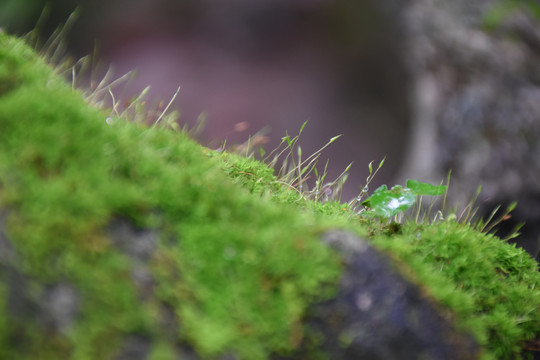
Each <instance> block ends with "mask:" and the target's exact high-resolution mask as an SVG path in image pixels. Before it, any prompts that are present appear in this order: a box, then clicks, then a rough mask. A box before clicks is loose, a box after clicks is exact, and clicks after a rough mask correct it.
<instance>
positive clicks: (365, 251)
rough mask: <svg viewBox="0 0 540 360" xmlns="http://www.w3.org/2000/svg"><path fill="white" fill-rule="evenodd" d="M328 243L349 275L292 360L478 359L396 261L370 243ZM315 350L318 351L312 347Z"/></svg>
mask: <svg viewBox="0 0 540 360" xmlns="http://www.w3.org/2000/svg"><path fill="white" fill-rule="evenodd" d="M323 241H324V242H326V243H327V244H329V245H330V246H331V247H333V248H334V249H336V250H337V251H338V252H339V253H340V255H341V258H342V259H343V264H344V266H345V272H344V274H343V277H342V278H341V280H340V282H339V289H338V293H337V295H336V297H335V298H334V299H332V300H330V301H326V302H323V303H320V304H317V305H316V306H314V307H313V308H312V309H311V311H310V313H309V316H308V318H307V320H306V324H307V326H308V333H307V338H306V339H304V342H303V344H302V350H301V351H300V352H299V353H297V354H294V355H293V356H291V357H287V359H311V358H314V357H315V356H316V355H315V354H317V353H319V352H322V353H324V355H326V358H329V359H351V360H353V359H354V360H359V359H366V360H377V359H381V360H383V359H384V360H386V359H394V360H406V359H430V360H444V359H448V360H455V359H463V360H465V359H477V358H479V355H480V351H481V350H480V347H479V346H478V345H477V344H476V343H475V341H474V340H473V338H472V337H471V336H469V335H468V334H462V333H459V332H458V331H457V330H456V328H455V327H454V325H453V324H452V321H451V320H450V319H448V318H446V317H445V316H443V315H442V314H443V313H442V311H441V309H440V308H439V307H438V306H437V304H435V303H434V302H433V300H432V299H430V298H429V297H428V296H427V295H426V294H425V293H424V292H423V291H422V290H421V289H420V288H419V287H418V286H417V285H415V284H413V283H412V282H410V281H409V280H407V279H406V278H405V277H404V276H403V275H401V274H400V272H399V270H398V269H397V268H396V267H395V265H394V263H393V261H392V260H391V259H390V258H389V257H388V256H386V255H384V254H382V253H381V252H379V251H378V250H376V249H375V248H374V247H373V246H371V245H369V244H368V243H367V242H366V241H365V240H363V239H360V238H358V237H356V236H354V235H351V234H349V233H346V232H344V231H331V232H328V233H326V234H324V236H323ZM313 348H315V353H313V351H312V350H311V349H313Z"/></svg>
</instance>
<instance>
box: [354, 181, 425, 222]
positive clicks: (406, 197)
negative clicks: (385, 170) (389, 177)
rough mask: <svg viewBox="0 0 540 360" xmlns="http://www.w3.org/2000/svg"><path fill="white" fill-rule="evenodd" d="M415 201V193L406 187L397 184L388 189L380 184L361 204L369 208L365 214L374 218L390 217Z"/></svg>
mask: <svg viewBox="0 0 540 360" xmlns="http://www.w3.org/2000/svg"><path fill="white" fill-rule="evenodd" d="M415 202H416V194H415V193H413V192H411V190H410V189H408V188H403V187H401V186H399V185H396V186H394V187H393V188H392V189H391V190H388V188H387V187H386V185H382V186H380V187H379V188H378V189H377V190H375V192H374V193H373V194H372V195H371V196H370V197H369V198H367V199H366V200H365V201H364V202H362V205H364V206H365V207H367V208H369V209H370V210H369V211H367V212H366V213H365V215H366V216H369V217H376V218H391V217H392V216H395V215H397V214H399V213H400V212H402V211H405V210H407V209H408V208H410V207H411V206H413V205H414V203H415Z"/></svg>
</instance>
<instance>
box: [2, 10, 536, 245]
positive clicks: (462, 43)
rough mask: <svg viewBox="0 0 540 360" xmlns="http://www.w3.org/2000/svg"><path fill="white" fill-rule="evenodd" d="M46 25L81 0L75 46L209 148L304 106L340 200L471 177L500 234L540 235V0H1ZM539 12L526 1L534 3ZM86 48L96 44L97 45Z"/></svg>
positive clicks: (455, 197) (269, 142)
mask: <svg viewBox="0 0 540 360" xmlns="http://www.w3.org/2000/svg"><path fill="white" fill-rule="evenodd" d="M47 3H48V4H47ZM46 4H47V9H48V10H47V11H46V15H45V16H42V21H40V24H41V25H40V36H41V37H42V38H43V39H46V38H47V37H48V36H50V34H51V33H52V32H53V31H54V29H56V28H57V27H58V26H59V25H60V24H62V23H64V22H65V21H66V19H67V18H68V17H69V15H70V14H71V13H72V12H73V11H74V10H75V9H78V10H77V11H78V16H77V19H76V21H75V22H74V23H73V24H72V26H71V27H70V30H69V32H68V33H67V43H68V49H69V53H70V55H71V56H73V57H75V58H78V57H82V56H85V55H87V54H90V53H94V52H95V51H96V52H97V54H98V56H99V58H100V60H101V61H102V64H103V65H104V66H105V67H108V66H111V67H112V69H113V70H114V73H115V74H116V75H117V76H118V77H119V76H121V75H123V74H125V73H126V72H128V71H131V70H136V71H137V77H136V78H135V79H134V80H133V81H131V82H130V85H129V88H128V89H127V91H126V92H125V93H124V95H123V96H124V97H125V98H126V99H128V98H129V97H131V96H133V95H135V94H137V93H138V92H140V91H141V90H142V89H144V88H145V87H146V86H147V85H151V91H150V95H149V102H154V103H156V104H157V103H158V102H159V101H160V100H161V101H164V102H165V103H167V102H168V101H169V99H171V97H172V96H173V94H174V93H175V91H176V89H177V87H178V86H181V90H180V92H179V94H178V96H177V97H176V99H175V101H174V103H173V105H172V106H173V108H174V109H176V110H178V111H179V112H180V123H181V125H183V124H187V125H188V126H194V125H195V124H196V121H197V119H198V118H200V117H204V118H205V119H206V121H207V122H206V126H205V128H204V130H203V132H202V133H201V134H200V135H199V136H198V139H197V140H199V141H200V142H202V143H203V144H205V145H207V146H210V147H213V148H218V147H220V146H221V145H222V144H223V142H224V141H225V139H226V140H227V144H228V145H231V144H240V143H243V142H245V141H246V140H247V139H248V138H249V136H250V135H254V134H255V133H257V132H258V131H260V130H262V129H264V130H265V132H264V135H265V137H264V138H261V140H262V139H264V141H263V142H262V143H261V145H263V146H264V148H265V149H266V151H267V152H268V151H270V150H272V149H273V148H275V147H276V146H277V145H278V144H279V143H280V142H281V138H282V137H283V136H284V135H285V134H286V133H288V134H289V135H291V136H295V135H297V134H298V131H299V128H300V126H301V124H302V123H304V122H305V121H307V122H308V124H307V126H306V128H305V130H304V132H303V134H302V137H301V139H300V145H301V146H302V150H303V154H304V155H306V154H311V153H313V152H315V151H317V150H318V149H319V148H321V147H322V146H323V145H324V144H326V142H327V141H328V140H329V139H330V138H332V137H334V136H335V135H339V134H342V135H343V136H342V137H341V138H340V139H339V140H338V141H336V142H334V143H333V144H332V145H331V146H330V147H329V148H328V150H326V151H325V152H324V153H323V156H322V158H321V163H320V165H321V166H319V169H321V168H322V167H323V166H324V163H325V161H326V158H329V159H330V162H329V168H328V172H329V175H328V179H333V178H335V177H336V176H338V175H339V174H340V173H341V172H342V171H343V170H344V169H345V167H346V166H347V165H348V164H349V163H350V162H354V165H353V167H352V169H351V171H350V177H349V179H348V181H347V183H346V185H345V188H344V192H343V197H342V200H344V201H345V200H349V199H351V198H353V197H354V196H355V195H357V194H358V193H359V192H360V190H361V189H362V187H363V186H364V184H365V179H366V176H367V175H368V163H369V162H370V161H372V160H374V161H375V164H378V162H379V161H380V160H381V159H382V158H383V157H384V156H386V162H385V165H384V166H383V168H382V169H381V171H380V172H379V174H378V175H377V176H376V177H375V179H374V180H373V182H372V184H371V186H370V192H371V191H373V190H374V189H375V188H376V187H377V186H379V185H381V184H388V185H390V186H391V185H394V184H404V182H405V180H406V179H407V178H414V179H417V180H421V181H430V182H433V183H439V182H440V181H441V180H443V179H446V175H447V173H448V171H449V170H452V185H451V193H450V201H451V203H452V204H458V205H456V206H458V207H459V208H460V209H463V208H464V207H465V206H466V204H467V202H468V201H469V200H470V199H471V197H472V196H473V194H474V193H475V192H476V188H477V186H478V185H479V184H482V185H483V186H484V191H483V193H482V194H481V195H480V197H479V206H480V210H479V214H480V215H483V216H488V215H489V214H490V213H491V211H492V210H493V208H495V206H497V205H503V207H504V206H506V205H508V204H509V203H511V202H512V201H514V200H517V201H519V205H518V208H517V209H516V211H515V212H514V216H513V217H512V218H510V219H507V220H506V221H504V222H503V229H502V230H501V231H502V232H501V235H502V236H503V237H504V236H505V234H506V235H507V234H509V233H510V232H511V231H512V229H513V228H514V227H515V226H516V225H517V224H519V223H521V222H526V223H527V224H526V225H525V227H524V228H523V229H522V232H523V236H522V237H521V239H520V240H519V241H518V245H520V246H523V247H525V248H526V249H527V250H528V251H529V252H530V253H531V254H533V255H536V254H537V251H538V248H539V244H538V241H539V235H540V160H539V159H540V26H539V21H538V16H540V5H539V2H538V1H537V0H523V1H514V0H454V1H451V2H434V1H428V0H408V1H403V2H397V1H392V0H365V1H348V0H297V1H290V0H258V1H250V0H229V1H226V2H223V1H211V0H198V1H194V0H93V1H83V0H55V1H48V2H47V1H46V0H0V27H3V28H5V29H6V30H7V31H8V32H10V33H14V34H24V33H26V32H28V31H30V30H32V29H33V28H34V27H35V25H36V23H37V22H38V18H39V17H40V15H41V14H43V9H44V7H45V5H46ZM535 15H536V17H535ZM96 49H97V50H96Z"/></svg>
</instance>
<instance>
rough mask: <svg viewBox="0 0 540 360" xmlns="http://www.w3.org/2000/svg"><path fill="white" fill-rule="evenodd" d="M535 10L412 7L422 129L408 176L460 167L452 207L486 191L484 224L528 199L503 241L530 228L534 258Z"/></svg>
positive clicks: (538, 38)
mask: <svg viewBox="0 0 540 360" xmlns="http://www.w3.org/2000/svg"><path fill="white" fill-rule="evenodd" d="M508 3H510V2H508ZM527 3H528V2H522V3H521V4H519V5H517V6H515V7H514V8H512V7H508V8H507V10H503V6H504V5H503V2H500V1H496V0H459V1H447V2H441V1H434V0H412V1H408V2H407V5H406V9H405V11H404V12H403V15H402V17H403V19H404V23H405V25H404V30H403V34H404V42H406V43H407V44H408V45H409V46H408V47H407V50H406V52H405V53H404V56H405V59H406V61H407V63H408V67H409V71H410V74H411V78H412V79H413V84H414V85H413V89H412V91H411V94H412V96H411V98H412V99H411V101H412V104H413V117H414V124H415V129H414V130H413V137H412V138H411V142H410V144H411V149H410V154H409V159H408V161H406V162H405V164H404V166H403V169H404V172H403V174H402V177H403V178H407V177H411V178H414V179H430V180H434V181H440V180H441V179H444V178H446V176H447V173H448V171H449V170H452V177H451V188H450V196H449V200H450V201H451V202H452V204H453V205H458V206H459V207H460V208H463V207H464V206H465V205H464V204H467V203H468V202H469V200H470V199H471V198H472V197H473V195H474V193H475V192H476V188H477V187H478V185H479V184H482V185H483V193H482V195H481V198H480V199H481V201H480V202H479V205H478V206H479V207H480V214H481V215H482V216H484V217H487V216H489V214H490V213H491V211H492V210H493V209H494V208H495V207H496V206H498V205H503V207H504V206H506V205H508V204H509V203H510V202H512V201H518V203H519V204H518V209H517V210H516V212H515V213H514V218H513V219H509V220H508V221H507V222H506V223H505V227H506V229H505V230H506V234H505V233H502V234H501V235H502V236H505V235H507V234H508V233H509V232H510V230H511V229H512V228H513V227H514V226H515V225H516V224H517V223H520V222H525V223H526V225H525V227H524V228H523V231H522V233H523V235H522V237H521V238H520V240H518V245H519V246H522V247H524V248H525V249H526V250H527V251H529V253H531V254H532V255H533V256H534V255H535V254H536V253H537V252H538V250H539V249H540V243H539V241H540V227H539V225H538V224H540V210H539V209H540V182H538V179H539V178H540V162H539V161H538V158H539V156H540V20H539V19H538V18H535V17H534V15H533V12H532V11H531V8H529V7H528V6H538V5H537V4H531V5H527ZM531 3H533V2H531ZM516 4H518V3H517V2H516ZM507 5H508V4H507ZM496 14H498V15H501V16H496ZM537 259H538V258H537Z"/></svg>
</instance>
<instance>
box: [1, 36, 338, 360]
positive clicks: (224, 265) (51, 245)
mask: <svg viewBox="0 0 540 360" xmlns="http://www.w3.org/2000/svg"><path fill="white" fill-rule="evenodd" d="M0 49H2V50H1V51H2V52H1V53H0V66H1V68H0V77H1V78H0V83H8V84H12V85H9V86H7V87H5V88H3V92H2V94H1V97H0V127H1V128H2V132H1V133H0V201H1V203H2V206H3V207H7V208H8V209H9V217H8V220H7V228H8V234H9V238H10V239H11V240H12V242H13V245H14V246H15V248H16V250H17V252H18V253H19V254H20V255H21V258H23V259H25V262H24V264H22V269H21V271H23V272H24V273H25V274H28V275H29V276H31V277H32V278H33V279H37V280H36V281H43V282H48V283H52V282H55V281H58V280H63V281H68V282H69V283H71V284H73V285H74V286H75V287H76V289H77V291H78V292H79V293H80V294H81V298H82V299H83V304H82V310H81V311H82V314H81V321H79V322H77V323H76V324H75V325H74V327H73V329H70V330H69V334H68V336H67V339H63V341H64V342H65V343H67V345H68V346H67V350H68V353H69V357H71V358H73V359H96V358H112V357H113V356H114V354H115V353H116V352H117V351H118V349H119V347H120V345H121V342H122V340H123V337H124V335H126V334H130V333H139V334H140V333H143V334H149V336H154V337H156V336H159V333H160V330H159V324H158V322H157V320H156V316H155V314H154V313H153V311H155V306H154V305H155V302H159V301H164V302H166V303H168V304H169V305H170V306H172V307H173V309H174V311H175V313H176V315H177V316H178V317H179V318H180V319H181V323H182V332H181V337H182V338H183V339H185V340H188V341H190V342H191V343H192V345H193V346H194V347H195V348H196V349H197V350H198V351H199V352H200V353H201V354H204V355H206V356H214V355H217V354H220V353H224V352H227V351H234V352H235V353H237V354H239V355H240V356H241V357H242V358H245V359H263V358H266V357H267V356H268V354H269V353H270V352H275V351H286V350H287V349H290V348H292V347H293V346H294V345H296V343H297V342H298V341H299V338H300V334H299V333H298V329H299V328H300V326H299V322H300V318H301V316H302V314H303V311H304V310H305V308H306V305H307V303H308V302H309V301H312V300H313V299H314V297H316V296H319V294H320V289H321V287H323V288H324V286H325V284H326V285H328V289H329V290H331V288H332V286H331V285H332V284H333V283H334V282H335V280H336V278H337V276H338V275H339V264H338V262H337V258H336V257H335V255H334V254H333V253H332V252H330V251H329V250H328V249H327V248H325V247H324V246H322V245H321V244H320V243H319V242H318V241H317V238H316V232H317V231H318V229H320V227H319V226H316V223H317V221H316V219H315V215H313V214H308V213H301V212H297V211H296V210H295V209H294V208H293V207H292V206H286V205H278V204H277V203H276V202H274V201H272V200H271V199H270V198H267V197H259V198H258V197H256V196H255V197H254V196H253V195H252V194H250V192H249V191H248V190H245V189H242V188H241V187H240V186H239V185H238V184H234V183H233V182H231V181H230V180H229V179H228V178H227V176H226V174H225V173H224V172H223V171H222V169H221V165H219V163H218V159H214V158H213V157H214V156H213V155H212V156H211V155H209V154H208V151H205V150H203V148H202V147H201V146H199V145H198V144H196V143H194V142H193V141H191V140H189V139H188V138H187V137H186V136H184V135H183V134H179V133H172V132H169V131H165V130H162V129H146V128H139V127H137V126H136V125H133V124H130V123H127V122H124V121H120V120H117V121H116V124H115V125H113V126H109V125H107V123H106V122H105V116H104V115H103V114H102V113H101V111H99V110H98V109H94V108H91V107H89V106H88V105H86V104H85V103H84V102H83V100H82V98H81V94H79V93H78V92H74V91H72V90H71V89H70V87H69V86H68V85H67V84H65V83H64V82H62V81H61V80H60V79H58V78H57V77H56V76H55V75H54V74H53V71H52V69H49V68H48V67H47V66H46V65H45V64H44V63H43V62H42V61H41V60H40V59H38V58H37V57H36V56H35V55H34V53H33V52H32V51H30V50H29V49H28V48H27V47H26V46H25V45H24V44H23V43H22V42H21V41H20V40H17V39H14V38H11V37H8V36H7V35H5V34H1V35H0ZM6 79H7V80H6ZM15 84H16V86H15ZM205 153H206V154H205ZM265 176H270V173H268V170H266V175H265ZM255 190H256V189H254V188H253V189H251V191H252V192H253V191H255ZM257 191H259V190H257ZM156 214H158V215H156ZM119 216H121V217H127V218H130V219H132V221H133V222H135V223H136V224H139V225H147V226H148V225H153V226H157V227H159V231H160V232H161V233H162V237H163V239H162V240H163V241H161V242H160V244H159V246H158V249H157V251H156V254H155V256H154V259H152V260H151V264H152V265H151V269H150V270H151V272H152V273H153V274H154V276H155V278H156V279H157V280H158V285H157V289H156V294H157V296H158V298H156V299H153V300H152V301H150V302H147V303H144V302H141V301H140V299H138V297H137V294H136V289H135V288H134V285H132V283H131V279H130V271H131V267H132V266H133V264H132V262H131V261H130V259H129V258H127V256H125V255H124V254H121V253H120V252H119V251H118V250H117V249H115V248H114V247H113V246H112V245H111V243H110V241H109V239H108V238H107V236H106V235H105V234H104V233H103V228H104V227H105V226H106V225H107V224H108V223H109V221H110V220H112V219H113V218H116V217H119ZM306 229H310V230H306ZM171 239H173V240H171ZM323 295H325V293H324V292H323ZM326 295H328V293H326ZM152 302H154V305H153V304H152ZM153 306H154V307H153ZM7 316H9V314H7ZM111 319H114V321H111ZM4 332H5V330H4ZM8 332H9V331H8ZM7 336H9V334H8V335H7ZM25 339H26V340H27V342H28V343H29V344H30V343H31V344H34V345H35V346H36V348H35V351H42V350H44V349H45V346H46V343H47V342H39V341H38V342H35V341H33V340H32V337H26V338H25ZM64 348H66V347H65V346H64ZM161 348H162V349H163V348H167V346H163V345H162V346H161ZM35 351H34V348H31V347H28V349H27V350H24V349H23V350H21V354H20V356H18V358H22V359H24V358H33V356H34V354H35ZM163 351H165V350H160V351H157V350H156V352H154V356H156V357H159V353H160V352H163ZM43 354H45V352H44V353H43ZM155 354H157V355H155ZM42 358H55V356H53V355H51V356H50V357H47V356H42Z"/></svg>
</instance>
